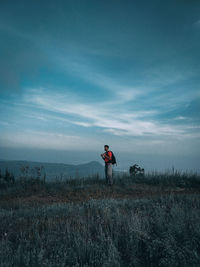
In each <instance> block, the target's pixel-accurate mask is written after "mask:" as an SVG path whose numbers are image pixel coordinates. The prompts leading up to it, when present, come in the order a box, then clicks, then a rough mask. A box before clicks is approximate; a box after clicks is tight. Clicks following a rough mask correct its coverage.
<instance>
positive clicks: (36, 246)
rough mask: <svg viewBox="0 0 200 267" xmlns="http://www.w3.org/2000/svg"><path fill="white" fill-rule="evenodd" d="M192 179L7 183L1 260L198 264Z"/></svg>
mask: <svg viewBox="0 0 200 267" xmlns="http://www.w3.org/2000/svg"><path fill="white" fill-rule="evenodd" d="M175 178H176V179H175ZM199 185H200V183H199V177H198V176H195V175H194V176H184V177H183V176H180V177H178V176H177V175H176V176H175V175H174V176H173V175H171V176H170V175H169V176H168V177H167V176H163V177H161V176H158V175H157V176H156V175H154V176H151V177H150V176H148V177H144V178H141V177H140V178H137V179H136V178H135V179H131V178H129V177H121V178H120V177H118V178H117V179H116V180H115V185H114V186H113V187H112V188H110V187H107V186H106V185H105V184H104V181H103V180H101V179H99V178H97V177H96V178H93V179H92V178H90V179H89V178H88V179H83V180H81V179H79V180H73V181H64V182H55V183H46V184H43V183H40V182H37V183H35V182H33V181H29V182H26V183H16V184H15V185H12V186H9V187H6V188H4V189H2V190H0V207H1V209H0V221H1V224H0V263H1V265H0V266H20V267H21V266H49V267H50V266H59V267H60V266H200V198H199V192H200V186H199ZM41 199H42V201H41ZM50 199H54V201H50Z"/></svg>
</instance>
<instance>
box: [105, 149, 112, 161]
mask: <svg viewBox="0 0 200 267" xmlns="http://www.w3.org/2000/svg"><path fill="white" fill-rule="evenodd" d="M104 156H105V158H107V159H109V160H111V157H112V154H111V152H110V151H108V155H106V153H104Z"/></svg>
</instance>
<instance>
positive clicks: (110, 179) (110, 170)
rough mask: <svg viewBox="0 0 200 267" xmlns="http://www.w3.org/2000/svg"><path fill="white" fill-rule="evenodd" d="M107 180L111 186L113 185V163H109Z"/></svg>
mask: <svg viewBox="0 0 200 267" xmlns="http://www.w3.org/2000/svg"><path fill="white" fill-rule="evenodd" d="M107 180H108V183H109V184H110V185H111V184H113V177H112V163H109V164H108V166H107Z"/></svg>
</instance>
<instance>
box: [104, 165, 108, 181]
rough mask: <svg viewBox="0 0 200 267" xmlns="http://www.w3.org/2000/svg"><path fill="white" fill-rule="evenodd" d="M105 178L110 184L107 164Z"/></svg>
mask: <svg viewBox="0 0 200 267" xmlns="http://www.w3.org/2000/svg"><path fill="white" fill-rule="evenodd" d="M105 178H106V183H108V165H107V164H105Z"/></svg>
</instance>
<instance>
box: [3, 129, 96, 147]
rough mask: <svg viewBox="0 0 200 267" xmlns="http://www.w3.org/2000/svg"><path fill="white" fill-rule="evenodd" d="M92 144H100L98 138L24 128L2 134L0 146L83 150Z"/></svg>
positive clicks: (94, 145)
mask: <svg viewBox="0 0 200 267" xmlns="http://www.w3.org/2000/svg"><path fill="white" fill-rule="evenodd" d="M91 144H92V146H93V147H97V146H98V145H99V146H100V144H99V142H98V141H97V140H94V139H93V138H89V137H83V136H78V135H66V134H62V133H59V132H49V131H36V130H23V131H20V132H19V131H18V132H15V133H12V132H6V133H3V134H1V137H0V146H2V147H4V146H7V147H16V148H17V147H31V148H44V149H56V150H70V149H73V150H83V149H85V147H87V146H88V149H89V146H90V145H91Z"/></svg>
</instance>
